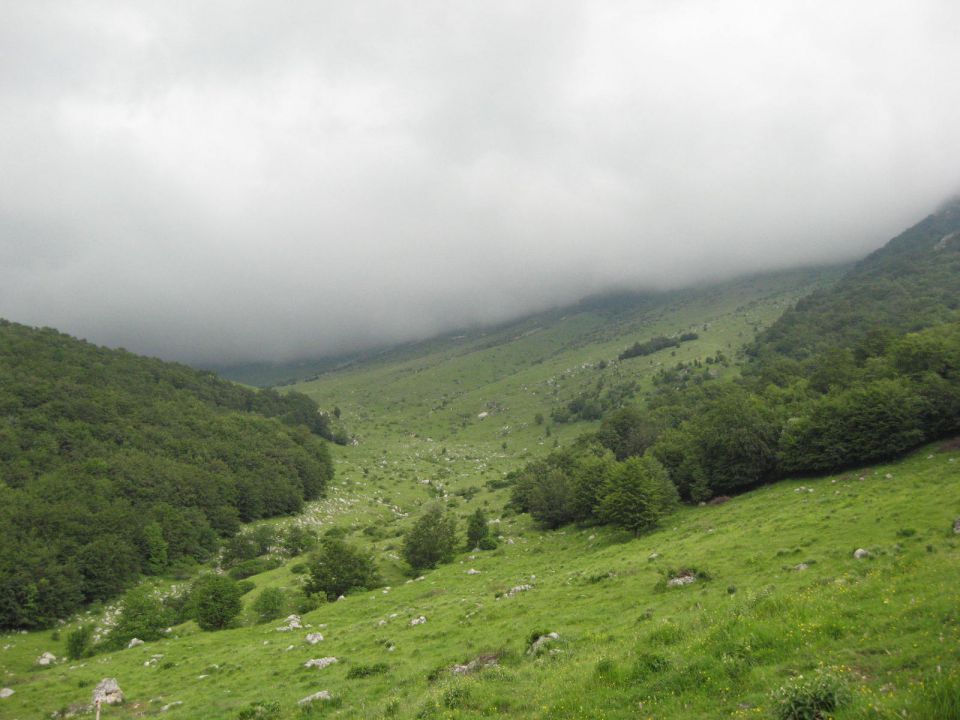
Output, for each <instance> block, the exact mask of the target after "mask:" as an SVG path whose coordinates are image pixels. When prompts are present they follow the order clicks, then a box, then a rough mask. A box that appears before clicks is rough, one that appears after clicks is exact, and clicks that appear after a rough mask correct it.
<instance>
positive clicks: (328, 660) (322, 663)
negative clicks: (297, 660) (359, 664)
mask: <svg viewBox="0 0 960 720" xmlns="http://www.w3.org/2000/svg"><path fill="white" fill-rule="evenodd" d="M336 661H337V659H336V658H335V657H324V658H315V659H313V660H307V661H306V662H305V663H304V664H303V666H304V667H305V668H314V667H315V668H317V670H323V669H324V668H325V667H329V666H330V665H333V664H334V663H335V662H336Z"/></svg>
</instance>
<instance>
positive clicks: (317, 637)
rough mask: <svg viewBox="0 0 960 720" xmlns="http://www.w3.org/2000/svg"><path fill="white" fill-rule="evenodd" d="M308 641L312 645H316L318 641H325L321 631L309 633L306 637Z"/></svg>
mask: <svg viewBox="0 0 960 720" xmlns="http://www.w3.org/2000/svg"><path fill="white" fill-rule="evenodd" d="M306 641H307V642H308V643H310V644H311V645H316V644H317V643H318V642H323V635H321V634H320V633H309V634H308V635H307V637H306Z"/></svg>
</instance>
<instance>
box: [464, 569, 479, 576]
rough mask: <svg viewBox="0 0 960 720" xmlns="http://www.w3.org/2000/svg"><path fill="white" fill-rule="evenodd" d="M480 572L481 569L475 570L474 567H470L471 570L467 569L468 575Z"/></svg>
mask: <svg viewBox="0 0 960 720" xmlns="http://www.w3.org/2000/svg"><path fill="white" fill-rule="evenodd" d="M479 574H480V571H479V570H474V569H473V568H470V569H469V570H467V575H479Z"/></svg>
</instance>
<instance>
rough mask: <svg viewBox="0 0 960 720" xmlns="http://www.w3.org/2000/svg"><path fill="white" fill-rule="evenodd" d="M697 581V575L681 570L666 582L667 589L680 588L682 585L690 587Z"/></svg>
mask: <svg viewBox="0 0 960 720" xmlns="http://www.w3.org/2000/svg"><path fill="white" fill-rule="evenodd" d="M696 581H697V574H696V573H695V572H693V571H692V570H683V571H681V572H680V574H679V575H677V576H676V577H672V578H670V579H669V580H667V587H682V586H683V585H690V584H691V583H695V582H696Z"/></svg>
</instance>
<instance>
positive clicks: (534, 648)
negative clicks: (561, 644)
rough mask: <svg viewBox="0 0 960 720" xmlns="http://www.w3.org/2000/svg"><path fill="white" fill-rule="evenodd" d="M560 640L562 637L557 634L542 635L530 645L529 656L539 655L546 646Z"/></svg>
mask: <svg viewBox="0 0 960 720" xmlns="http://www.w3.org/2000/svg"><path fill="white" fill-rule="evenodd" d="M559 639H560V636H559V635H558V634H557V633H555V632H552V633H547V634H546V635H541V636H540V637H538V638H537V639H536V640H534V641H533V643H532V644H531V645H530V648H529V649H528V650H527V655H539V654H540V651H541V650H543V648H544V646H546V645H549V644H550V643H552V642H556V641H557V640H559Z"/></svg>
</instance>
